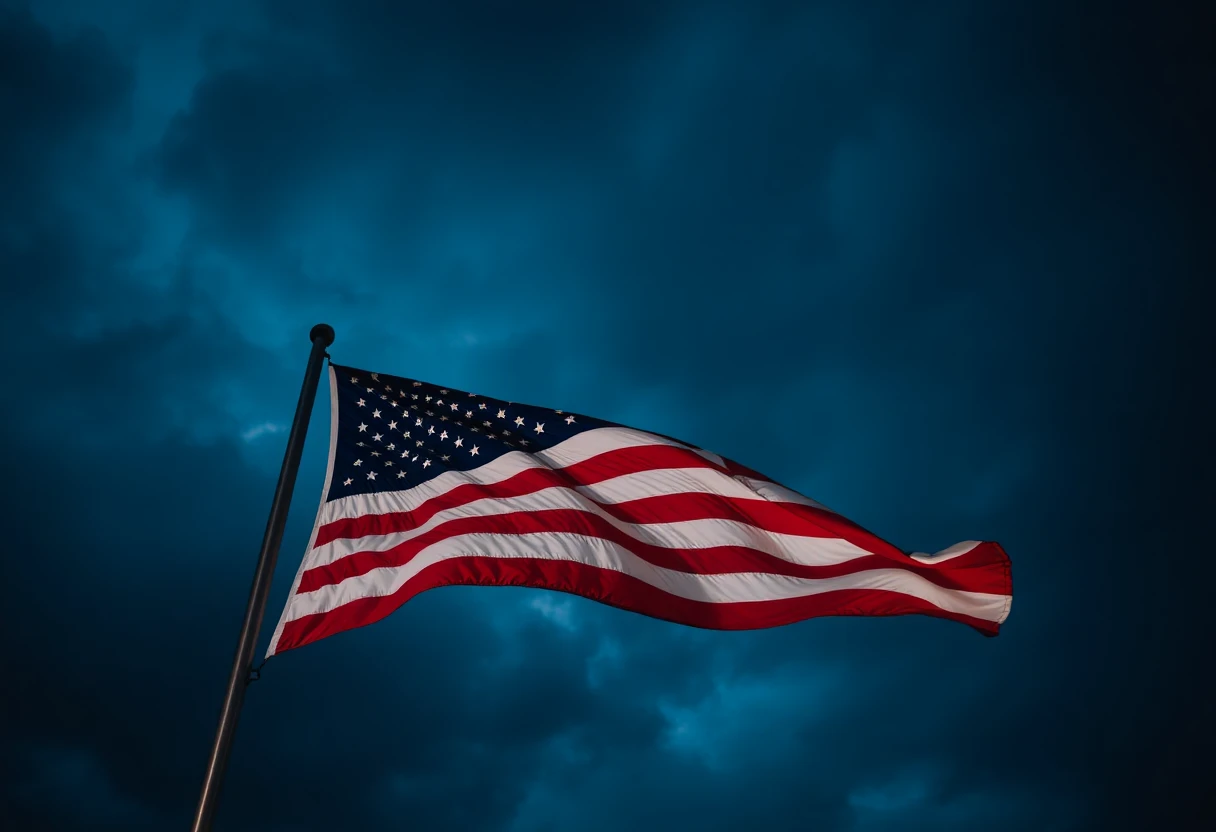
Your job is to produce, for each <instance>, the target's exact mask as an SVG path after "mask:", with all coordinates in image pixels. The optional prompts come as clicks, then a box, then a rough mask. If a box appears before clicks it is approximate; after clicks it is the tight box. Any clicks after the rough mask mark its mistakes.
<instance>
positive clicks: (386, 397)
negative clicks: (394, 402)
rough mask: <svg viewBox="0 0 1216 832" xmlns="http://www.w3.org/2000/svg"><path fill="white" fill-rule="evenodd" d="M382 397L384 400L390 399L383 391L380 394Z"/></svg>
mask: <svg viewBox="0 0 1216 832" xmlns="http://www.w3.org/2000/svg"><path fill="white" fill-rule="evenodd" d="M380 398H381V399H383V400H384V401H388V396H386V395H384V394H383V393H381V394H380Z"/></svg>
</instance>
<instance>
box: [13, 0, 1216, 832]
mask: <svg viewBox="0 0 1216 832" xmlns="http://www.w3.org/2000/svg"><path fill="white" fill-rule="evenodd" d="M1136 5H1137V6H1140V8H1139V9H1138V10H1135V11H1133V10H1123V9H1121V8H1120V4H1090V8H1085V7H1083V6H1080V5H1074V4H1060V3H1046V2H1044V3H1030V2H1013V3H995V2H992V3H962V2H958V3H943V4H929V5H914V4H910V3H894V2H892V3H877V4H876V3H869V4H859V3H836V4H809V3H722V2H708V1H707V2H688V3H658V2H636V3H635V2H621V0H618V1H617V2H613V3H596V4H592V3H556V2H553V3H542V4H535V3H506V2H492V3H491V2H483V3H458V2H449V3H431V4H421V3H419V4H413V7H411V6H409V5H407V4H405V3H371V2H363V0H310V1H309V2H297V1H296V0H265V2H258V3H249V2H236V0H225V1H224V2H220V0H205V2H203V1H202V0H195V1H194V2H188V3H187V2H181V3H168V4H166V3H162V2H159V0H138V1H133V2H128V3H109V4H103V3H99V2H86V0H75V1H74V2H73V1H72V0H61V1H60V2H43V3H32V4H26V3H15V4H14V3H13V2H10V1H9V0H0V281H2V284H3V296H2V304H0V322H2V323H3V328H4V333H5V347H4V348H5V352H6V357H7V360H6V361H5V366H6V373H5V382H4V384H3V385H0V397H2V399H0V428H2V429H0V437H2V439H0V441H2V442H3V455H4V460H5V462H4V470H5V474H6V476H5V477H4V478H3V483H4V485H3V487H4V495H3V501H2V502H0V505H3V507H4V508H3V511H4V513H5V522H4V526H5V529H6V531H7V534H6V536H5V539H6V543H7V546H6V548H5V555H4V571H5V574H4V586H5V588H6V589H5V598H4V600H5V607H4V609H5V615H4V622H5V625H4V628H3V642H2V646H3V657H4V665H3V667H4V670H3V682H2V683H0V728H2V733H0V743H2V749H0V817H3V818H5V819H14V820H15V823H10V825H9V827H8V828H15V829H22V830H25V829H30V830H75V829H90V830H93V829H101V830H132V831H133V832H134V831H136V830H161V829H174V828H184V826H185V824H186V823H187V821H188V818H189V815H190V813H191V811H192V808H193V804H194V801H195V799H196V796H197V789H198V786H199V783H200V778H201V775H202V767H203V763H204V759H205V755H206V751H207V747H208V743H209V742H210V739H211V734H212V731H213V730H214V725H215V717H216V712H217V709H218V706H219V702H220V698H221V695H222V690H223V685H224V681H225V676H226V673H227V670H228V664H229V662H230V659H231V651H232V649H233V646H234V641H235V637H236V631H237V628H238V625H239V621H240V615H241V611H242V608H243V604H244V602H245V596H246V592H247V589H248V581H249V578H250V576H251V573H252V569H253V565H254V560H255V556H256V552H257V547H258V543H259V541H260V538H261V533H262V528H263V525H264V523H265V518H266V511H267V509H268V507H269V503H270V497H271V493H272V490H273V485H274V478H275V475H276V474H277V468H278V463H279V460H280V459H281V455H282V450H283V444H284V440H285V433H284V431H285V428H286V426H287V423H288V421H289V419H290V416H291V412H292V408H293V406H294V401H295V396H296V394H297V392H298V389H299V383H300V377H301V372H302V369H303V365H304V360H305V357H306V355H307V350H308V343H307V332H308V329H309V327H311V326H312V325H313V324H314V323H316V322H318V321H321V320H324V321H327V322H329V323H331V324H332V325H333V326H334V327H335V329H336V330H337V342H336V343H335V345H334V347H333V350H332V351H333V354H334V356H335V360H338V361H339V362H341V363H345V364H350V365H354V366H362V367H367V368H369V369H378V370H382V371H384V372H387V373H394V374H400V375H409V376H413V377H416V378H424V379H428V380H432V381H435V382H437V383H440V384H446V385H451V386H453V387H458V388H463V389H473V390H477V391H480V392H484V393H485V394H487V395H492V396H499V397H503V398H508V399H513V400H516V401H525V402H531V403H535V404H541V405H547V406H550V407H555V408H564V409H567V410H571V411H577V412H583V413H588V414H592V415H596V416H601V417H603V418H605V419H610V420H613V421H618V422H623V423H626V424H631V425H635V426H637V427H642V428H648V429H651V430H655V431H658V432H662V433H666V434H670V435H674V436H679V437H681V438H684V439H687V440H688V441H690V442H693V443H696V444H698V445H701V446H703V447H707V448H711V449H713V450H715V451H718V452H720V453H722V454H725V455H727V456H730V457H732V458H734V459H737V460H739V461H740V462H742V463H744V464H746V465H749V466H751V467H753V468H756V469H758V470H760V471H763V472H765V473H767V474H768V475H770V476H773V477H775V478H777V479H779V480H782V481H784V482H786V483H787V484H789V485H790V486H792V487H794V488H797V489H798V490H800V491H803V492H804V493H806V494H808V495H809V496H812V497H814V498H815V499H818V500H821V501H823V502H824V503H826V504H827V505H830V506H832V507H833V508H836V509H838V510H840V511H842V512H844V513H845V514H847V515H849V516H850V517H852V518H853V519H855V520H857V521H858V522H860V523H862V524H863V525H866V526H867V527H869V528H871V529H873V530H874V531H875V532H877V533H879V534H881V535H883V536H884V537H886V538H888V539H889V540H892V541H893V542H896V543H897V544H899V545H901V546H903V547H905V548H909V549H918V550H921V551H935V550H936V549H940V548H943V547H945V546H947V545H949V544H951V543H954V542H956V541H958V540H962V539H967V538H983V539H994V540H999V541H1000V542H1002V543H1003V544H1004V545H1005V547H1006V549H1007V550H1008V551H1009V553H1010V555H1011V557H1012V559H1013V563H1014V593H1015V601H1014V605H1013V612H1012V615H1011V617H1010V619H1009V622H1008V624H1007V626H1006V627H1005V629H1004V631H1003V633H1002V635H1001V636H1000V637H999V638H997V639H984V638H981V637H979V636H978V635H976V634H975V633H974V632H972V631H971V630H969V629H968V628H966V627H963V626H961V625H956V624H952V623H949V622H943V621H936V620H930V619H922V618H901V619H876V620H864V619H820V620H814V621H809V622H804V623H802V624H798V625H795V626H790V627H785V628H781V629H777V630H770V631H763V632H753V633H714V632H704V631H699V630H693V629H683V628H680V627H676V626H674V625H669V624H665V623H662V622H658V621H652V620H649V619H645V618H642V617H640V616H636V615H631V614H628V613H625V612H620V611H617V610H613V609H609V608H605V607H599V606H596V605H594V604H592V603H590V602H586V601H583V600H581V599H572V598H569V597H566V596H560V595H552V594H547V593H544V592H540V591H531V590H521V589H476V588H449V589H443V590H438V591H435V592H431V593H427V594H424V595H422V596H420V597H419V598H417V599H415V600H414V601H411V602H410V603H409V604H407V605H406V606H405V607H403V608H402V609H401V610H400V611H398V612H397V613H395V614H394V615H393V616H391V617H390V618H388V619H386V620H385V621H383V622H381V623H380V624H377V625H376V626H374V627H370V628H366V629H363V630H359V631H355V632H351V633H345V634H341V635H339V636H336V637H333V638H331V639H328V640H326V641H324V642H321V643H319V644H316V645H312V646H309V647H307V648H304V649H301V650H299V651H294V652H292V653H288V654H285V655H284V656H283V657H281V658H276V659H275V660H273V661H272V662H271V663H270V664H269V665H268V666H267V668H266V671H265V677H264V679H263V681H261V682H259V683H257V684H256V685H255V686H254V687H253V688H251V690H250V696H249V698H248V701H247V704H246V709H245V713H244V716H243V720H242V723H241V726H240V731H239V734H238V737H237V743H236V747H235V751H234V755H233V759H232V765H231V768H230V771H229V777H228V781H227V785H226V787H225V792H224V803H223V807H222V810H221V814H220V819H219V820H220V828H222V829H225V830H259V832H261V831H263V830H264V831H265V832H279V831H280V830H281V832H287V830H322V829H324V830H331V829H343V830H361V829H392V828H403V829H405V828H409V829H425V830H432V829H434V830H470V831H472V830H504V832H533V831H534V830H535V831H536V832H544V831H545V830H555V831H556V830H563V831H564V830H574V829H577V830H588V831H589V832H601V830H618V829H631V830H636V832H646V831H647V830H665V832H666V831H667V830H674V829H698V830H705V831H706V832H709V830H724V831H725V830H741V829H764V830H812V829H813V830H826V831H828V832H880V831H885V830H900V831H902V830H943V832H955V831H956V830H957V832H971V830H980V829H983V830H994V831H997V830H1016V831H1020V830H1057V831H1058V832H1071V831H1072V830H1104V831H1105V830H1117V829H1149V828H1160V829H1183V828H1191V827H1190V826H1189V825H1188V824H1187V822H1186V820H1185V819H1186V818H1187V817H1188V816H1191V815H1194V814H1195V813H1198V812H1202V811H1207V812H1211V810H1212V803H1211V798H1210V797H1207V796H1206V795H1207V794H1209V793H1210V791H1209V787H1208V784H1207V781H1206V780H1205V779H1203V778H1202V777H1201V768H1202V767H1203V764H1204V763H1205V762H1210V748H1211V745H1212V742H1213V739H1214V738H1213V730H1212V706H1211V702H1212V697H1211V695H1210V692H1209V689H1208V688H1206V687H1203V686H1202V684H1203V682H1204V680H1205V679H1206V677H1207V675H1208V673H1207V669H1206V663H1207V662H1208V661H1209V660H1210V657H1211V655H1212V651H1211V648H1212V643H1211V635H1210V633H1211V624H1210V620H1209V619H1210V616H1211V609H1212V604H1211V600H1210V587H1211V586H1212V584H1213V580H1214V578H1216V576H1214V575H1213V571H1214V570H1213V569H1212V565H1211V564H1212V555H1211V551H1210V537H1211V535H1210V532H1209V531H1208V530H1207V529H1206V528H1201V525H1202V523H1201V521H1204V520H1207V519H1208V518H1210V517H1211V509H1210V507H1209V505H1210V503H1209V499H1210V471H1211V467H1210V451H1211V440H1210V434H1209V425H1208V424H1207V421H1206V419H1207V418H1208V417H1209V415H1210V411H1209V409H1208V405H1209V402H1208V393H1207V390H1206V385H1207V382H1206V381H1205V377H1206V375H1207V373H1208V372H1210V370H1211V366H1212V364H1211V334H1210V324H1209V319H1210V306H1209V300H1210V291H1209V289H1208V287H1207V280H1208V279H1209V277H1210V275H1211V274H1212V273H1213V265H1214V259H1213V247H1214V244H1213V234H1212V229H1213V228H1214V227H1216V215H1214V211H1213V201H1212V193H1213V192H1214V188H1216V176H1214V175H1213V173H1214V171H1213V157H1212V154H1211V152H1210V148H1209V147H1208V144H1209V142H1210V140H1211V134H1210V126H1211V121H1212V115H1213V113H1212V109H1213V101H1214V93H1213V89H1214V88H1213V77H1214V76H1213V65H1212V58H1211V57H1210V55H1211V51H1210V50H1207V49H1206V47H1208V46H1210V43H1211V42H1214V41H1216V32H1214V29H1213V19H1212V15H1211V12H1210V11H1209V12H1207V13H1206V16H1204V17H1199V16H1196V15H1195V14H1193V13H1190V12H1185V11H1181V10H1178V11H1174V12H1171V13H1165V12H1160V11H1151V12H1150V11H1147V8H1148V7H1147V6H1143V4H1136ZM439 9H442V11H440V10H439ZM327 408H328V400H327V395H326V394H325V391H324V390H322V394H321V395H320V396H319V397H318V401H317V410H316V411H315V416H314V422H313V424H314V430H313V432H312V434H311V436H310V437H309V443H308V447H307V450H306V453H305V462H304V465H303V468H302V470H301V473H300V481H299V486H298V488H297V491H296V495H297V496H296V502H295V506H294V510H293V512H292V515H291V519H290V522H289V525H288V532H287V538H286V541H285V544H284V547H283V552H282V558H281V561H280V569H279V572H278V575H277V578H276V581H275V585H274V591H273V593H272V596H271V606H270V609H269V610H268V614H267V617H268V619H269V620H271V621H273V620H274V619H276V618H277V616H278V613H279V611H280V610H281V608H282V604H283V601H284V599H285V596H286V593H287V590H288V585H289V583H290V579H291V576H292V574H293V573H294V570H295V568H296V565H297V564H298V562H299V557H300V555H301V552H302V548H303V546H304V544H305V542H306V537H307V533H308V530H309V528H310V526H311V523H312V518H313V514H314V512H315V509H316V500H317V497H318V496H319V494H320V489H321V479H322V476H323V473H324V449H325V445H326V439H325V434H324V428H325V425H326V420H325V419H324V418H319V417H318V415H319V414H323V413H325V412H326V411H327ZM808 433H809V434H811V435H812V436H813V438H814V441H810V442H808V441H802V440H803V437H805V436H806V435H807V434H808ZM792 437H797V438H798V440H799V441H794V440H793V438H792ZM269 629H270V627H269V624H268V626H267V632H266V633H265V634H264V635H263V640H262V641H263V644H264V643H265V641H266V639H267V638H268V637H269V632H268V631H269Z"/></svg>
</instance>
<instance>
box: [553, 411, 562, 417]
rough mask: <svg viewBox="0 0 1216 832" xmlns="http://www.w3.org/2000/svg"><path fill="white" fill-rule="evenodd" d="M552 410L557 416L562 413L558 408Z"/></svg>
mask: <svg viewBox="0 0 1216 832" xmlns="http://www.w3.org/2000/svg"><path fill="white" fill-rule="evenodd" d="M553 412H554V413H556V414H557V415H558V416H561V415H562V412H561V411H560V410H555V411H553Z"/></svg>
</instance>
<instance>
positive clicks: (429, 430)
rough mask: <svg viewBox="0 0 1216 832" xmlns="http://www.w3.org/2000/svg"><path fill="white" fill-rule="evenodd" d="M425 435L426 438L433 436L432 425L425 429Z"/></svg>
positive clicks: (433, 429) (433, 428)
mask: <svg viewBox="0 0 1216 832" xmlns="http://www.w3.org/2000/svg"><path fill="white" fill-rule="evenodd" d="M426 435H427V436H434V435H435V426H434V425H431V426H430V427H429V428H427V429H426Z"/></svg>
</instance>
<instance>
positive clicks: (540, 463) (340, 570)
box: [267, 365, 1012, 655]
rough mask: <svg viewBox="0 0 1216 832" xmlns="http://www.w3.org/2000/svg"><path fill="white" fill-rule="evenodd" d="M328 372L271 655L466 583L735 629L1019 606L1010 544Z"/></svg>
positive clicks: (563, 422)
mask: <svg viewBox="0 0 1216 832" xmlns="http://www.w3.org/2000/svg"><path fill="white" fill-rule="evenodd" d="M329 380H330V401H331V425H330V449H329V470H328V472H327V474H326V481H325V490H324V495H323V497H322V501H321V508H320V510H319V512H318V514H317V519H316V523H315V524H314V527H313V532H312V537H311V540H310V541H309V544H308V551H307V553H306V554H305V557H304V560H303V562H302V563H301V565H300V570H299V572H298V573H297V575H296V579H295V583H294V585H293V586H292V589H291V595H290V596H289V598H288V601H287V606H286V609H285V610H284V612H283V616H282V619H281V620H280V621H279V624H278V627H277V628H276V630H275V633H274V637H273V639H272V640H271V643H270V650H269V652H268V654H267V655H273V654H275V653H281V652H283V651H284V650H289V649H291V648H294V647H299V646H301V645H304V644H308V643H309V642H312V641H316V640H318V639H321V638H324V637H326V636H328V635H332V634H333V633H337V632H341V631H343V630H349V629H352V628H354V627H361V626H364V625H366V624H370V623H372V622H374V621H378V620H379V619H381V618H383V617H384V616H386V615H388V614H389V613H391V612H392V611H393V610H395V609H396V608H397V607H399V606H401V605H402V604H404V603H405V602H406V601H408V600H409V599H410V598H413V597H414V596H415V595H417V594H418V593H420V592H423V591H425V590H428V589H433V588H435V587H440V586H451V585H457V584H464V585H480V586H528V587H538V588H543V589H551V590H560V591H563V592H569V593H573V594H576V595H581V596H584V597H586V598H591V599H594V600H596V601H600V602H602V603H605V604H611V605H612V606H615V607H621V608H623V609H627V610H632V611H634V612H638V613H642V614H644V615H648V616H652V617H654V618H661V619H664V620H667V621H673V622H676V623H679V624H687V625H692V626H696V627H705V628H710V629H720V630H746V629H758V628H763V627H775V626H779V625H782V624H789V623H792V622H795V621H800V620H803V619H807V618H812V617H816V616H823V615H905V614H911V613H917V614H922V615H930V616H936V617H939V618H947V619H951V620H954V621H959V622H962V623H965V624H968V625H970V626H971V627H974V628H975V629H976V630H979V631H980V632H981V633H984V634H985V635H996V634H997V631H998V629H999V627H1000V625H1001V623H1002V622H1004V620H1005V618H1006V617H1007V616H1008V615H1009V607H1010V603H1011V601H1012V589H1011V579H1010V566H1009V559H1008V557H1007V556H1006V554H1005V552H1004V550H1003V549H1002V548H1001V547H1000V545H998V544H996V543H991V542H976V541H967V542H964V543H959V544H957V545H955V546H951V547H950V548H949V549H946V550H944V551H942V552H938V553H937V554H935V555H925V554H918V553H909V552H904V551H902V550H901V549H899V548H897V547H895V546H893V545H892V544H890V543H887V542H886V541H884V540H882V539H880V538H878V537H876V536H875V535H873V534H871V533H870V532H867V531H866V530H865V529H862V528H861V527H860V526H858V525H857V524H855V523H853V522H851V521H849V520H847V519H846V518H844V517H842V516H840V515H839V514H837V513H835V512H833V511H831V510H830V509H827V508H825V507H824V506H822V505H820V504H819V503H817V502H815V501H814V500H811V499H808V498H807V497H804V496H802V495H800V494H797V493H795V492H794V491H791V490H789V489H788V488H784V487H783V486H781V485H778V484H777V483H775V482H773V481H772V480H770V479H768V478H766V477H764V476H762V475H761V474H758V473H756V472H755V471H752V470H749V469H747V468H744V467H743V466H741V465H738V464H737V463H735V462H732V461H731V460H729V459H725V458H723V457H720V456H718V455H716V454H713V453H710V452H708V451H705V450H702V449H700V448H696V447H694V446H692V445H688V444H686V443H683V442H679V441H676V440H674V439H670V438H668V437H665V436H659V435H657V434H653V433H647V432H644V431H640V430H634V429H632V428H627V427H624V426H621V425H617V424H613V423H611V422H605V421H603V420H600V419H594V418H591V417H587V416H583V415H580V414H574V413H565V412H563V411H560V410H550V409H547V408H542V407H534V406H530V405H522V404H517V403H515V402H507V401H501V400H498V399H492V398H489V397H487V396H479V395H477V394H474V393H466V392H463V391H460V390H452V389H449V388H446V387H438V386H436V385H433V384H428V383H425V382H421V381H415V380H414V379H407V378H399V377H395V376H388V375H383V374H378V373H369V372H366V371H363V370H356V369H353V368H350V367H341V366H336V365H331V366H330V368H329Z"/></svg>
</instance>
